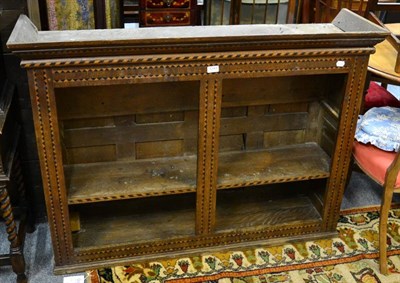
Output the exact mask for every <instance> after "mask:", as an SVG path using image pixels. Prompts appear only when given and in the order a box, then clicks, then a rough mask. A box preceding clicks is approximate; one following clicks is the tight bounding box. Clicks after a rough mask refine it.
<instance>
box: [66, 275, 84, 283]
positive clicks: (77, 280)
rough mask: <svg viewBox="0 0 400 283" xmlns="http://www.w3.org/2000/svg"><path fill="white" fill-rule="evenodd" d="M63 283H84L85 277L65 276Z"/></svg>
mask: <svg viewBox="0 0 400 283" xmlns="http://www.w3.org/2000/svg"><path fill="white" fill-rule="evenodd" d="M63 283H85V276H83V275H75V276H66V277H64V278H63Z"/></svg>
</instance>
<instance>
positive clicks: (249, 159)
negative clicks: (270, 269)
mask: <svg viewBox="0 0 400 283" xmlns="http://www.w3.org/2000/svg"><path fill="white" fill-rule="evenodd" d="M385 35H386V31H384V30H383V29H381V28H379V27H377V26H375V25H373V24H372V23H370V22H368V21H366V20H365V19H363V18H361V17H359V16H357V15H355V14H353V13H351V12H350V11H348V10H342V12H341V13H340V14H339V15H338V16H337V17H336V18H335V20H334V21H333V22H332V23H329V24H306V25H247V26H246V25H239V26H197V27H173V28H162V27H161V28H145V29H137V30H119V29H116V30H90V31H88V30H85V31H83V30H82V31H49V32H47V31H39V32H38V31H37V30H36V28H35V27H34V26H33V24H32V23H31V22H30V21H29V20H28V19H27V18H26V17H25V16H21V17H20V19H19V20H18V23H17V24H16V27H15V29H14V31H13V33H12V35H11V37H10V39H9V42H8V47H9V48H10V49H11V50H12V51H13V52H14V53H15V54H17V55H18V56H20V57H21V58H22V63H21V64H22V67H24V68H26V70H27V72H28V78H29V84H30V93H31V100H32V108H33V115H34V121H35V132H36V137H37V144H38V152H39V158H40V164H41V172H42V178H43V188H44V192H45V197H46V206H47V213H48V219H49V224H50V229H51V235H52V241H53V248H54V259H55V272H57V273H65V272H75V271H79V270H85V269H89V268H96V267H100V266H107V265H114V264H126V263H129V262H132V261H135V260H144V259H155V258H160V257H166V256H176V255H183V254H190V253H198V252H202V251H206V250H208V251H209V250H212V249H221V248H225V249H226V248H230V247H234V246H235V247H238V246H241V245H242V246H243V245H250V244H252V245H257V244H270V243H276V242H278V241H279V242H282V241H293V240H297V239H302V238H307V239H309V238H316V237H328V236H332V235H334V234H335V228H336V222H337V219H338V217H339V210H340V204H341V199H342V195H343V191H344V189H345V185H346V180H347V177H348V173H349V165H350V161H351V150H352V142H353V135H354V131H355V125H356V121H357V115H358V111H359V108H360V105H361V100H362V94H363V89H364V83H365V76H366V70H367V64H368V58H369V55H370V54H371V53H372V52H373V51H374V48H373V46H374V45H375V44H376V43H378V42H380V41H382V40H383V39H384V37H385Z"/></svg>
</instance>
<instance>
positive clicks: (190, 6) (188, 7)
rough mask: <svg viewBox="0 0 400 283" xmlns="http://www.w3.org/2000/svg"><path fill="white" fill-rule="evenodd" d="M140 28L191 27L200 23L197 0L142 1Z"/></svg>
mask: <svg viewBox="0 0 400 283" xmlns="http://www.w3.org/2000/svg"><path fill="white" fill-rule="evenodd" d="M139 13H140V26H142V27H152V26H189V25H196V24H197V22H198V16H197V15H198V12H197V1H196V0H140V12H139Z"/></svg>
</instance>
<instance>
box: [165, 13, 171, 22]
mask: <svg viewBox="0 0 400 283" xmlns="http://www.w3.org/2000/svg"><path fill="white" fill-rule="evenodd" d="M164 20H165V21H166V22H167V23H169V22H170V21H171V20H172V16H171V15H170V14H167V15H164Z"/></svg>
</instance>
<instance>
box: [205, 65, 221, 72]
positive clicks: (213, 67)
mask: <svg viewBox="0 0 400 283" xmlns="http://www.w3.org/2000/svg"><path fill="white" fill-rule="evenodd" d="M207 73H209V74H211V73H219V66H218V65H216V66H208V67H207Z"/></svg>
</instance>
